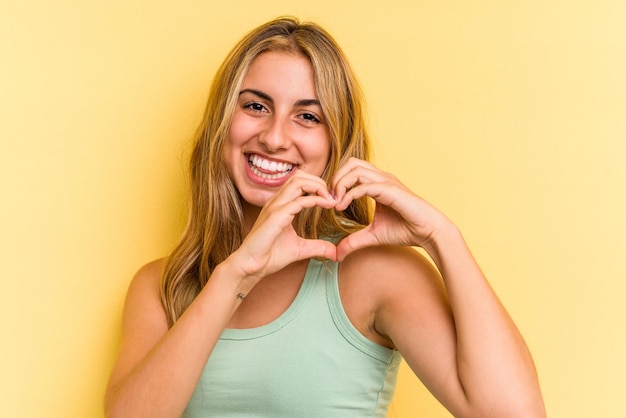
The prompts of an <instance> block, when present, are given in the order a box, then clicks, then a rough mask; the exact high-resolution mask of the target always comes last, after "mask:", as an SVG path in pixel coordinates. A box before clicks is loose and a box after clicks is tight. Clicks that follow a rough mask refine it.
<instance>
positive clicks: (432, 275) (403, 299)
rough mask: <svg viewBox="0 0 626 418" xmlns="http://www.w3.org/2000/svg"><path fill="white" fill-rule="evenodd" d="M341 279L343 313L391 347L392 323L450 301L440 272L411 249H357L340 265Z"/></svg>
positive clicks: (363, 331)
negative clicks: (446, 295)
mask: <svg viewBox="0 0 626 418" xmlns="http://www.w3.org/2000/svg"><path fill="white" fill-rule="evenodd" d="M339 278H340V279H339V291H340V294H341V298H342V302H343V305H344V309H345V311H346V314H347V315H348V317H349V318H350V320H351V321H352V323H353V325H355V327H356V328H357V329H359V331H360V332H361V333H362V334H364V335H365V336H366V337H368V338H369V339H371V340H373V341H375V342H377V343H379V344H382V345H386V346H389V347H391V348H395V347H396V343H395V342H393V341H392V340H393V336H392V335H391V329H389V327H388V326H387V324H388V323H389V322H392V321H396V320H401V319H402V318H401V317H405V316H411V317H414V316H415V315H416V314H417V315H419V314H420V313H419V311H422V310H427V309H430V307H432V305H437V306H442V305H445V303H446V302H445V292H444V291H443V284H442V281H441V278H440V276H439V273H438V272H437V270H436V269H435V267H434V266H433V264H432V263H431V262H430V260H429V259H428V258H426V257H425V256H424V255H422V254H421V253H420V252H419V251H417V250H416V249H414V248H410V247H394V246H380V247H371V248H365V249H361V250H358V251H355V252H354V253H352V254H350V255H349V256H348V257H346V259H345V260H344V261H343V262H342V263H341V264H340V266H339ZM429 306H430V307H429Z"/></svg>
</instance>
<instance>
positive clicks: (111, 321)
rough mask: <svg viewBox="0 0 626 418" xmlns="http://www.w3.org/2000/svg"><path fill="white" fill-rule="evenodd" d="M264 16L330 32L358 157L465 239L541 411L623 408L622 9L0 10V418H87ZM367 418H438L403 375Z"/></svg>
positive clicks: (199, 5)
mask: <svg viewBox="0 0 626 418" xmlns="http://www.w3.org/2000/svg"><path fill="white" fill-rule="evenodd" d="M281 14H295V15H297V16H299V17H301V18H304V19H313V20H315V21H317V22H319V23H321V24H323V25H324V26H326V27H327V28H328V29H329V30H330V31H331V32H332V33H333V34H334V35H335V37H336V38H337V40H338V41H339V42H340V43H341V44H342V45H343V47H344V48H345V51H346V53H347V54H348V56H349V57H350V59H351V61H352V63H353V66H354V68H355V69H356V71H357V74H358V75H359V77H360V79H361V81H362V84H363V87H364V90H365V92H366V95H367V97H368V102H369V109H370V113H371V126H372V131H373V133H374V137H375V146H376V150H377V161H378V163H379V165H380V166H381V167H383V168H384V169H386V170H389V171H392V172H394V173H396V174H397V175H398V176H399V177H401V178H402V179H403V180H404V181H405V182H406V183H407V184H408V185H409V186H410V187H411V188H413V189H414V190H415V191H416V192H418V193H419V194H421V195H422V196H423V197H425V198H427V199H428V200H430V201H431V202H432V203H434V204H435V205H436V206H438V207H440V208H441V209H442V210H444V211H445V212H446V213H448V214H449V216H450V217H452V218H453V219H454V220H455V221H456V223H457V224H458V225H460V227H461V228H462V230H463V231H464V232H465V235H466V238H467V240H468V241H469V243H470V245H471V246H472V248H473V250H474V252H475V255H476V256H477V257H478V259H479V260H480V261H481V264H482V266H483V268H484V270H485V271H486V273H487V274H488V276H489V277H490V280H491V282H492V284H493V286H494V288H495V289H496V291H497V292H498V294H499V295H500V296H501V298H502V300H503V301H504V303H505V304H506V306H507V307H508V308H509V310H510V312H511V314H512V316H513V317H514V318H515V320H516V321H517V323H518V325H519V327H520V328H521V330H522V332H523V334H524V335H525V337H526V339H527V342H528V344H529V346H530V347H531V349H532V351H533V353H534V357H535V360H536V363H537V367H538V369H539V373H540V377H541V384H542V387H543V391H544V395H545V400H546V404H547V409H548V414H549V416H551V417H557V418H560V417H563V418H573V417H581V418H582V417H611V418H612V417H620V416H621V417H623V416H626V406H624V402H623V395H624V389H625V388H626V387H625V386H624V380H623V378H624V376H626V366H625V362H624V354H625V353H626V332H625V330H624V325H623V320H624V317H625V314H626V308H625V307H624V305H625V304H624V301H623V299H624V296H625V295H626V292H625V290H626V289H625V285H624V282H625V279H626V268H625V267H624V259H625V254H624V253H625V250H626V240H625V238H624V237H625V236H626V222H624V219H623V218H624V216H625V214H626V199H625V196H624V195H625V183H626V168H625V162H626V161H625V160H626V24H625V23H624V22H626V3H624V2H623V1H621V0H606V1H597V0H582V1H577V0H573V1H565V0H548V1H541V0H530V1H500V0H491V1H473V0H471V1H465V2H463V1H410V0H405V1H392V0H387V1H382V2H380V1H376V2H373V1H372V2H364V1H363V0H350V1H337V0H319V1H307V2H303V1H299V2H294V1H293V0H280V1H271V2H252V1H229V2H223V4H219V3H217V2H211V1H162V0H152V1H141V2H139V1H128V0H125V1H121V0H111V1H78V0H76V1H70V0H56V1H33V0H20V1H17V0H15V1H11V0H0V182H1V185H0V186H1V187H0V193H1V195H2V196H1V202H2V203H1V204H0V220H1V222H2V230H1V232H0V257H1V263H0V278H1V288H0V289H1V291H0V318H1V321H2V330H1V335H2V344H1V345H0V364H1V367H0V370H1V371H0V397H1V399H0V416H2V417H8V418H9V417H10V418H13V417H20V418H21V417H52V418H74V417H75V418H85V417H98V416H102V412H101V399H102V393H103V390H104V385H105V382H106V379H107V374H108V372H109V370H110V367H111V364H112V362H113V359H114V357H115V351H116V349H117V342H118V334H119V329H120V316H121V313H120V312H121V307H122V303H123V298H124V294H125V290H126V286H127V284H128V282H129V280H130V278H131V276H132V275H133V273H134V271H135V270H136V269H137V268H138V267H139V266H140V265H141V264H143V263H144V262H146V261H148V260H150V259H153V258H156V257H159V256H161V255H163V254H164V253H166V252H167V251H168V250H169V249H170V248H171V246H172V245H173V243H174V242H175V240H176V238H177V236H178V234H179V233H180V231H181V228H182V226H183V224H184V216H185V201H184V196H185V180H184V175H183V166H184V156H185V153H186V150H187V149H188V139H189V137H190V136H191V134H192V132H193V130H194V128H195V125H196V124H197V123H198V121H199V119H200V115H201V112H202V108H203V106H204V100H205V97H206V92H207V89H208V85H209V81H210V78H211V75H212V74H213V72H214V70H215V68H216V66H217V65H218V63H219V62H220V61H221V60H222V58H223V57H224V55H225V53H226V52H227V50H228V49H229V48H230V47H231V46H232V45H233V43H234V42H235V41H236V40H237V39H239V37H240V36H241V35H242V34H243V33H244V32H246V31H247V30H248V29H250V28H252V27H253V26H255V25H257V24H260V23H262V22H264V21H266V20H268V19H270V18H273V17H275V16H277V15H281ZM503 367H505V366H504V365H503ZM389 415H390V417H417V416H423V417H435V418H437V417H447V416H449V415H448V414H447V413H445V412H444V411H443V410H442V409H441V407H439V406H438V405H437V404H436V402H435V401H433V400H432V398H431V397H430V395H428V393H426V392H425V391H424V389H423V388H422V387H421V386H420V384H419V383H418V381H417V380H416V379H415V378H414V377H413V376H411V375H410V373H409V372H408V371H407V369H404V370H403V373H402V375H401V378H400V387H399V390H398V393H397V396H396V398H395V401H394V404H393V407H392V409H391V411H390V414H389Z"/></svg>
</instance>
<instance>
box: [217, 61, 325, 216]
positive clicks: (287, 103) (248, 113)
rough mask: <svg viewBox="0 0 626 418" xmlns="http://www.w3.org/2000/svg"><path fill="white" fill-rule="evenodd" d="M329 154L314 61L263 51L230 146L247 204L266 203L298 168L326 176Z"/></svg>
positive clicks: (244, 91)
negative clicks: (314, 76)
mask: <svg viewBox="0 0 626 418" xmlns="http://www.w3.org/2000/svg"><path fill="white" fill-rule="evenodd" d="M329 156H330V134H329V130H328V126H327V125H326V121H325V119H324V115H323V114H322V108H321V106H320V103H319V99H318V97H317V94H316V92H315V85H314V82H313V68H312V67H311V64H310V62H309V60H308V59H307V58H306V57H304V56H302V55H298V54H293V53H287V52H277V51H270V52H265V53H263V54H261V55H259V56H258V57H257V58H255V60H254V61H253V62H252V64H251V65H250V68H249V69H248V73H247V74H246V76H245V78H244V79H243V83H242V86H241V91H240V92H239V99H238V102H237V107H236V109H235V113H234V115H233V120H232V124H231V128H230V136H229V138H228V141H227V143H226V145H225V148H224V159H225V163H226V167H227V169H228V172H229V174H230V177H231V179H232V181H233V182H234V184H235V186H236V187H237V189H238V190H239V193H240V194H241V196H242V197H243V200H244V204H245V203H248V204H249V205H253V206H256V207H261V206H263V205H264V204H265V203H266V202H267V201H268V200H269V198H270V197H272V196H273V195H274V193H276V191H277V190H278V189H279V188H280V187H281V186H282V185H283V184H284V183H285V182H286V181H287V180H288V179H289V177H291V176H293V175H294V173H295V172H296V171H297V170H303V171H306V172H308V173H311V174H314V175H316V176H321V174H322V173H323V171H324V168H325V167H326V164H327V162H328V159H329Z"/></svg>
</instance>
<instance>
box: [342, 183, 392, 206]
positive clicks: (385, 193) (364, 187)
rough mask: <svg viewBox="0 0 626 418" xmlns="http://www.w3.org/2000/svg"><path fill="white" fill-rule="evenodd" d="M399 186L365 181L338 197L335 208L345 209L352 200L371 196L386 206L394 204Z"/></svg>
mask: <svg viewBox="0 0 626 418" xmlns="http://www.w3.org/2000/svg"><path fill="white" fill-rule="evenodd" d="M398 190H399V189H398V188H397V187H393V185H392V184H389V183H387V182H385V183H382V182H380V183H378V182H377V183H369V182H363V183H360V184H358V185H356V186H354V187H352V188H351V189H350V190H348V191H347V192H346V193H345V194H344V195H343V196H342V197H341V198H339V197H338V198H337V203H336V205H335V209H337V210H339V211H341V210H345V209H346V208H347V207H348V206H349V205H350V203H352V201H354V200H357V199H359V198H361V197H364V196H369V197H371V198H372V199H374V200H375V201H376V202H378V203H381V204H383V205H385V206H393V204H394V202H395V201H396V200H397V198H398Z"/></svg>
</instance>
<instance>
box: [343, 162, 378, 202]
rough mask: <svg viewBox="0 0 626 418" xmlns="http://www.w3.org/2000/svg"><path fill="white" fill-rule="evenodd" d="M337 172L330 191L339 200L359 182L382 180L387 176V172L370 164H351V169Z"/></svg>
mask: <svg viewBox="0 0 626 418" xmlns="http://www.w3.org/2000/svg"><path fill="white" fill-rule="evenodd" d="M338 174H339V175H336V176H335V177H334V179H333V183H332V193H333V195H334V196H335V197H336V198H337V200H341V199H342V198H343V197H344V195H345V194H346V193H347V192H348V191H349V190H350V189H352V188H353V187H355V186H357V185H359V184H361V183H375V182H384V181H386V180H387V177H388V174H387V173H385V172H383V171H381V170H379V169H377V168H375V167H374V166H372V165H371V164H368V165H357V166H353V167H352V169H350V170H348V171H344V172H342V173H338Z"/></svg>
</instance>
